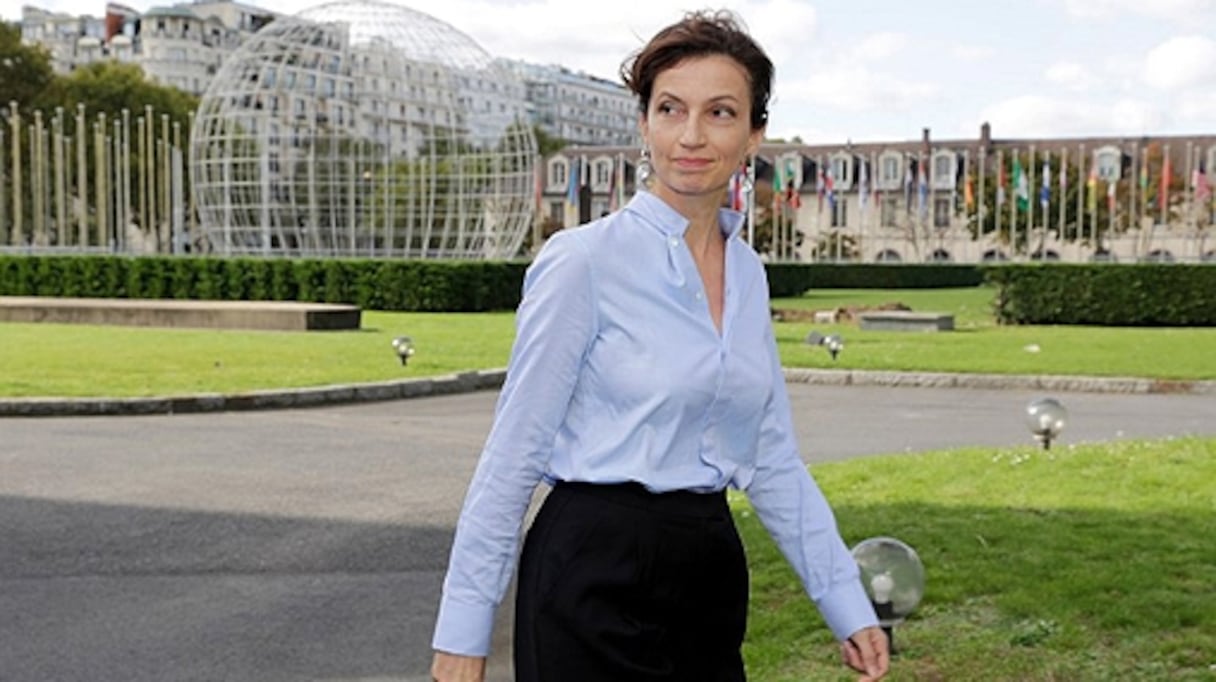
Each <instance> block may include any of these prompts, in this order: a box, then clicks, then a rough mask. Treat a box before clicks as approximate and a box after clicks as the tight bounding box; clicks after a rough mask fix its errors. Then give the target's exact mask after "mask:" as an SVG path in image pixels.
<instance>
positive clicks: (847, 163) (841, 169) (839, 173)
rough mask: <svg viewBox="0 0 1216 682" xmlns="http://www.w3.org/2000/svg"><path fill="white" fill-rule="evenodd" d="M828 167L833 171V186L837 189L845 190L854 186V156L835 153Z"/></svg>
mask: <svg viewBox="0 0 1216 682" xmlns="http://www.w3.org/2000/svg"><path fill="white" fill-rule="evenodd" d="M828 168H829V169H831V171H832V186H833V187H835V188H836V190H837V191H844V190H847V189H849V188H851V187H852V186H853V157H851V156H849V155H848V154H835V155H833V156H832V158H831V161H830V162H829V164H828Z"/></svg>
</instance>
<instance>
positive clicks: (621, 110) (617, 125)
mask: <svg viewBox="0 0 1216 682" xmlns="http://www.w3.org/2000/svg"><path fill="white" fill-rule="evenodd" d="M502 63H503V64H504V65H506V66H507V67H508V68H510V69H511V70H512V71H513V72H515V74H516V75H517V76H518V77H519V79H520V80H522V81H523V83H524V86H525V87H526V88H527V100H528V107H529V110H528V114H529V117H530V119H531V121H532V123H533V124H534V125H537V126H539V127H540V129H541V130H543V131H544V132H546V133H548V134H549V135H551V136H553V137H556V138H559V139H561V140H565V141H566V142H568V143H570V144H577V145H586V146H636V145H638V144H640V143H641V138H640V137H639V136H638V130H637V128H638V111H637V98H636V97H634V95H633V93H631V92H629V90H628V89H626V88H625V87H624V86H622V85H620V84H619V83H614V82H612V81H608V80H605V79H603V78H597V77H595V76H590V75H588V74H585V73H578V72H574V71H571V70H570V69H567V68H566V67H564V66H558V65H554V64H549V65H543V64H532V63H529V62H522V61H516V60H505V59H504V60H502Z"/></svg>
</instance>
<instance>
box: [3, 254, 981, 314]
mask: <svg viewBox="0 0 1216 682" xmlns="http://www.w3.org/2000/svg"><path fill="white" fill-rule="evenodd" d="M527 266H528V264H527V263H526V262H522V261H506V262H503V261H498V262H483V261H420V260H374V259H338V258H333V259H301V260H288V259H261V258H197V257H194V258H191V257H170V256H136V257H130V256H20V255H7V256H5V255H0V295H8V296H62V297H67V296H73V297H83V298H178V299H207V300H231V301H316V302H323V303H353V304H355V305H358V306H361V307H363V308H365V309H369V310H414V311H436V312H438V311H450V312H472V311H480V310H511V309H514V308H515V307H516V306H517V305H518V304H519V296H520V289H521V287H522V285H523V276H524V271H525V270H526V269H527ZM766 268H767V270H768V279H769V287H770V290H771V292H772V295H773V296H774V297H779V296H798V295H800V294H802V293H803V292H805V291H807V290H808V289H812V288H815V289H841V288H849V289H865V288H871V289H873V288H883V289H919V288H933V287H965V286H977V285H979V284H980V283H982V280H983V276H982V274H981V273H980V270H979V269H978V268H977V267H976V266H973V265H872V264H857V265H837V264H822V263H769V264H767V265H766Z"/></svg>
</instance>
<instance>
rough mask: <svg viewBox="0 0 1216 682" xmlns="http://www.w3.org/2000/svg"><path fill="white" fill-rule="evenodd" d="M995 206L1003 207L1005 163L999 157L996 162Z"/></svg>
mask: <svg viewBox="0 0 1216 682" xmlns="http://www.w3.org/2000/svg"><path fill="white" fill-rule="evenodd" d="M996 205H997V206H1004V205H1005V161H1004V159H1002V158H1000V157H999V156H998V157H997V162H996Z"/></svg>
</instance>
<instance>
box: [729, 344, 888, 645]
mask: <svg viewBox="0 0 1216 682" xmlns="http://www.w3.org/2000/svg"><path fill="white" fill-rule="evenodd" d="M770 336H771V332H770ZM770 340H771V343H770V348H769V352H770V353H771V355H772V365H773V391H772V395H771V397H770V399H769V402H768V404H767V405H766V406H765V414H764V417H763V422H762V423H761V427H760V439H759V451H758V453H757V461H756V472H755V475H754V476H753V477H752V480H751V482H750V484H749V485H748V487H747V489H746V492H747V495H748V498H749V499H750V500H751V502H752V505H753V506H754V507H755V509H756V512H757V514H758V515H759V517H760V521H761V523H763V524H764V526H765V528H767V529H768V531H769V533H770V534H771V535H772V536H773V539H774V540H776V542H777V545H778V546H779V547H780V548H781V551H782V553H783V554H784V555H785V557H786V559H787V560H789V562H790V564H791V565H792V566H793V567H794V570H795V571H796V572H797V573H798V576H799V578H801V580H802V583H803V585H804V586H805V588H806V591H807V594H808V595H809V596H810V597H811V599H812V600H814V602H815V604H816V606H818V608H819V611H820V613H821V614H822V615H823V618H824V620H825V621H826V622H827V624H828V627H830V628H831V629H832V632H833V634H834V635H835V636H836V638H837V639H839V640H843V639H845V638H847V637H848V636H849V635H851V634H853V633H854V632H856V631H857V630H860V629H861V628H864V627H867V626H871V625H875V624H876V623H877V618H876V617H875V614H874V609H873V607H872V606H871V604H870V601H869V598H868V597H867V596H866V593H865V590H864V589H863V588H862V585H861V582H860V580H859V573H858V569H857V564H856V562H855V561H854V560H853V557H852V555H851V554H850V553H849V551H848V549H847V548H846V547H845V544H844V541H843V540H842V539H841V537H840V533H839V532H838V531H837V529H836V518H835V516H834V515H833V514H832V510H831V508H830V507H829V506H828V503H827V500H826V499H825V498H824V496H823V492H822V491H821V490H820V489H819V486H818V485H816V483H815V481H814V479H812V478H811V475H810V473H809V472H808V471H807V468H806V465H805V464H804V463H803V462H802V458H801V457H800V456H799V454H798V446H797V443H796V439H795V435H794V428H793V424H792V421H791V420H792V417H791V413H790V403H789V394H788V392H787V391H786V387H785V379H784V376H783V373H782V371H781V361H780V358H779V357H778V355H777V345H776V340H775V339H770Z"/></svg>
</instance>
